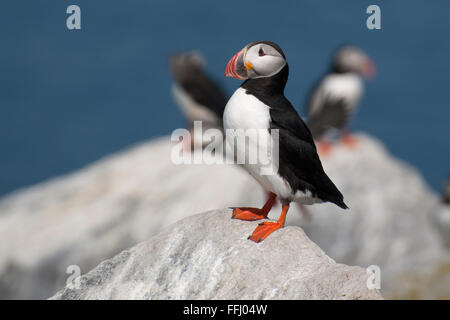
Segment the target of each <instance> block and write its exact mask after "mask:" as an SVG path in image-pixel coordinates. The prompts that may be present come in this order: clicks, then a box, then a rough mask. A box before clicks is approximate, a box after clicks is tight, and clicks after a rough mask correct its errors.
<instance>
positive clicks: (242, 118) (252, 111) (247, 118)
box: [223, 88, 270, 130]
mask: <svg viewBox="0 0 450 320" xmlns="http://www.w3.org/2000/svg"><path fill="white" fill-rule="evenodd" d="M269 109H270V107H269V106H267V105H265V104H264V103H263V102H261V101H260V100H258V99H257V98H256V97H255V96H253V95H251V94H247V93H246V90H245V89H242V88H239V89H237V90H236V91H235V92H234V94H233V95H232V96H231V98H230V100H228V103H227V105H226V107H225V111H224V113H223V126H224V128H225V130H226V129H268V128H269V126H270V113H269Z"/></svg>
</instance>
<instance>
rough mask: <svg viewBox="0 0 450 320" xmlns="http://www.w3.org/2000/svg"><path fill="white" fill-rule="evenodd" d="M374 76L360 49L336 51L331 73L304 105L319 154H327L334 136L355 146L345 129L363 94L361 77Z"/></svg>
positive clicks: (347, 46)
mask: <svg viewBox="0 0 450 320" xmlns="http://www.w3.org/2000/svg"><path fill="white" fill-rule="evenodd" d="M375 72H376V70H375V64H374V62H373V61H372V60H371V59H370V58H369V56H368V55H367V54H366V53H364V52H363V51H362V50H361V49H359V48H357V47H355V46H349V45H346V46H341V47H340V48H339V49H338V50H336V52H335V54H334V56H333V60H332V64H331V70H330V71H329V72H328V73H327V74H325V76H323V77H322V78H321V79H320V81H319V82H318V85H316V86H315V87H314V88H313V89H312V90H311V94H310V95H309V97H308V101H307V104H306V114H307V115H308V121H307V123H308V127H309V129H310V130H311V133H312V135H313V137H314V139H315V140H316V142H318V149H319V153H320V154H322V155H327V154H328V153H329V151H330V148H331V144H330V142H329V140H330V136H333V135H335V134H336V133H339V134H340V136H341V141H342V142H343V143H344V144H345V145H347V146H349V147H354V146H355V145H356V140H355V138H354V137H352V136H351V135H350V131H349V127H348V126H349V122H350V118H351V116H352V115H353V114H354V112H355V111H356V109H357V107H358V105H359V102H360V99H361V97H362V94H363V91H364V85H363V80H362V77H364V78H372V77H374V76H375Z"/></svg>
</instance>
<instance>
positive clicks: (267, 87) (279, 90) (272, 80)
mask: <svg viewBox="0 0 450 320" xmlns="http://www.w3.org/2000/svg"><path fill="white" fill-rule="evenodd" d="M288 77H289V66H288V65H287V64H286V65H285V66H284V67H283V69H281V71H280V72H278V73H277V74H276V75H274V76H271V77H265V78H257V79H248V80H246V81H245V82H244V83H243V84H242V85H241V88H244V89H246V90H248V91H249V92H250V93H252V94H254V95H255V94H259V93H261V94H265V95H267V94H269V95H277V94H284V88H285V87H286V82H287V80H288Z"/></svg>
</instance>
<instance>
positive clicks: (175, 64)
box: [169, 53, 228, 119]
mask: <svg viewBox="0 0 450 320" xmlns="http://www.w3.org/2000/svg"><path fill="white" fill-rule="evenodd" d="M198 59H199V58H196V55H195V54H190V53H181V54H177V55H174V56H172V57H171V58H170V59H169V64H170V69H171V72H172V75H173V77H174V79H175V81H176V82H177V84H178V85H179V86H180V87H181V88H182V89H183V90H184V91H185V92H186V93H187V94H188V95H189V96H190V98H191V99H192V100H194V101H195V102H196V103H198V104H199V105H201V106H204V107H206V108H208V109H210V110H211V111H213V112H214V113H215V114H216V115H217V116H218V118H220V119H222V116H223V111H224V109H225V106H226V104H227V101H228V99H227V97H226V96H225V94H224V92H223V91H222V89H221V88H220V86H219V85H218V84H217V83H216V82H215V81H214V80H213V79H212V78H211V77H209V76H208V75H207V74H206V72H205V71H204V66H203V65H202V64H201V63H199V62H198Z"/></svg>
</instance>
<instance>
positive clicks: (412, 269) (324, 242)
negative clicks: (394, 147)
mask: <svg viewBox="0 0 450 320" xmlns="http://www.w3.org/2000/svg"><path fill="white" fill-rule="evenodd" d="M358 139H359V144H358V147H357V149H356V150H354V151H352V150H349V149H348V148H346V147H345V146H342V145H340V146H337V147H335V148H333V150H332V154H330V156H329V157H325V158H324V159H323V165H324V168H325V171H326V172H327V173H328V174H329V176H330V177H331V178H332V180H333V181H334V182H335V183H336V185H337V186H339V189H340V190H341V192H342V193H343V194H344V196H345V202H346V203H347V205H348V206H349V207H350V210H347V211H343V210H340V209H339V208H337V207H335V206H332V205H322V206H313V207H308V209H309V211H310V214H311V216H312V218H311V219H310V220H308V219H304V218H303V217H301V216H300V215H292V214H291V215H290V216H289V217H288V218H289V220H288V222H289V223H290V224H295V225H300V226H302V228H303V229H304V230H305V232H306V234H307V235H308V236H309V237H310V238H311V240H312V241H314V242H315V243H317V244H318V245H319V246H320V247H321V248H322V249H323V250H324V251H325V252H326V253H327V254H328V255H329V256H330V257H332V258H333V259H335V260H336V261H338V262H341V263H346V264H351V265H352V264H353V265H359V266H362V267H368V266H370V265H377V266H379V267H380V269H381V279H382V280H381V289H382V292H383V294H384V295H385V296H386V297H409V296H410V295H411V293H410V291H411V288H410V285H409V284H408V281H410V280H411V279H412V278H420V277H421V276H422V275H425V274H427V273H430V272H431V273H433V272H434V271H432V270H433V269H434V268H436V267H437V266H438V265H441V264H447V263H448V262H450V259H449V256H448V252H446V250H445V248H444V246H443V241H442V238H441V236H440V234H439V232H437V230H436V228H435V227H434V225H433V223H432V222H431V221H432V215H433V213H434V212H435V211H436V208H438V207H439V206H440V203H439V199H438V197H437V195H436V194H434V193H433V192H432V191H431V189H430V188H429V187H428V186H427V185H426V184H425V183H424V181H423V178H422V177H421V176H420V174H418V172H417V171H416V170H415V169H413V168H412V167H410V166H409V165H408V164H406V163H405V162H403V161H399V160H397V159H395V158H393V157H392V156H391V155H390V154H389V153H388V152H387V151H386V149H385V148H384V146H383V145H382V144H381V143H380V142H378V141H377V140H375V139H373V138H370V137H368V136H365V135H359V136H358ZM449 276H450V269H449V271H448V275H447V278H448V277H449ZM406 278H408V279H410V280H405V279H406ZM443 279H446V277H444V278H443ZM446 281H447V284H448V289H447V293H446V296H448V295H449V294H450V281H449V280H446ZM423 289H425V288H423ZM420 290H421V289H419V291H420ZM427 290H428V289H427ZM428 291H429V290H428ZM444 296H445V295H444ZM439 297H442V295H441V293H440V294H438V295H437V296H435V297H434V298H439Z"/></svg>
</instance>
